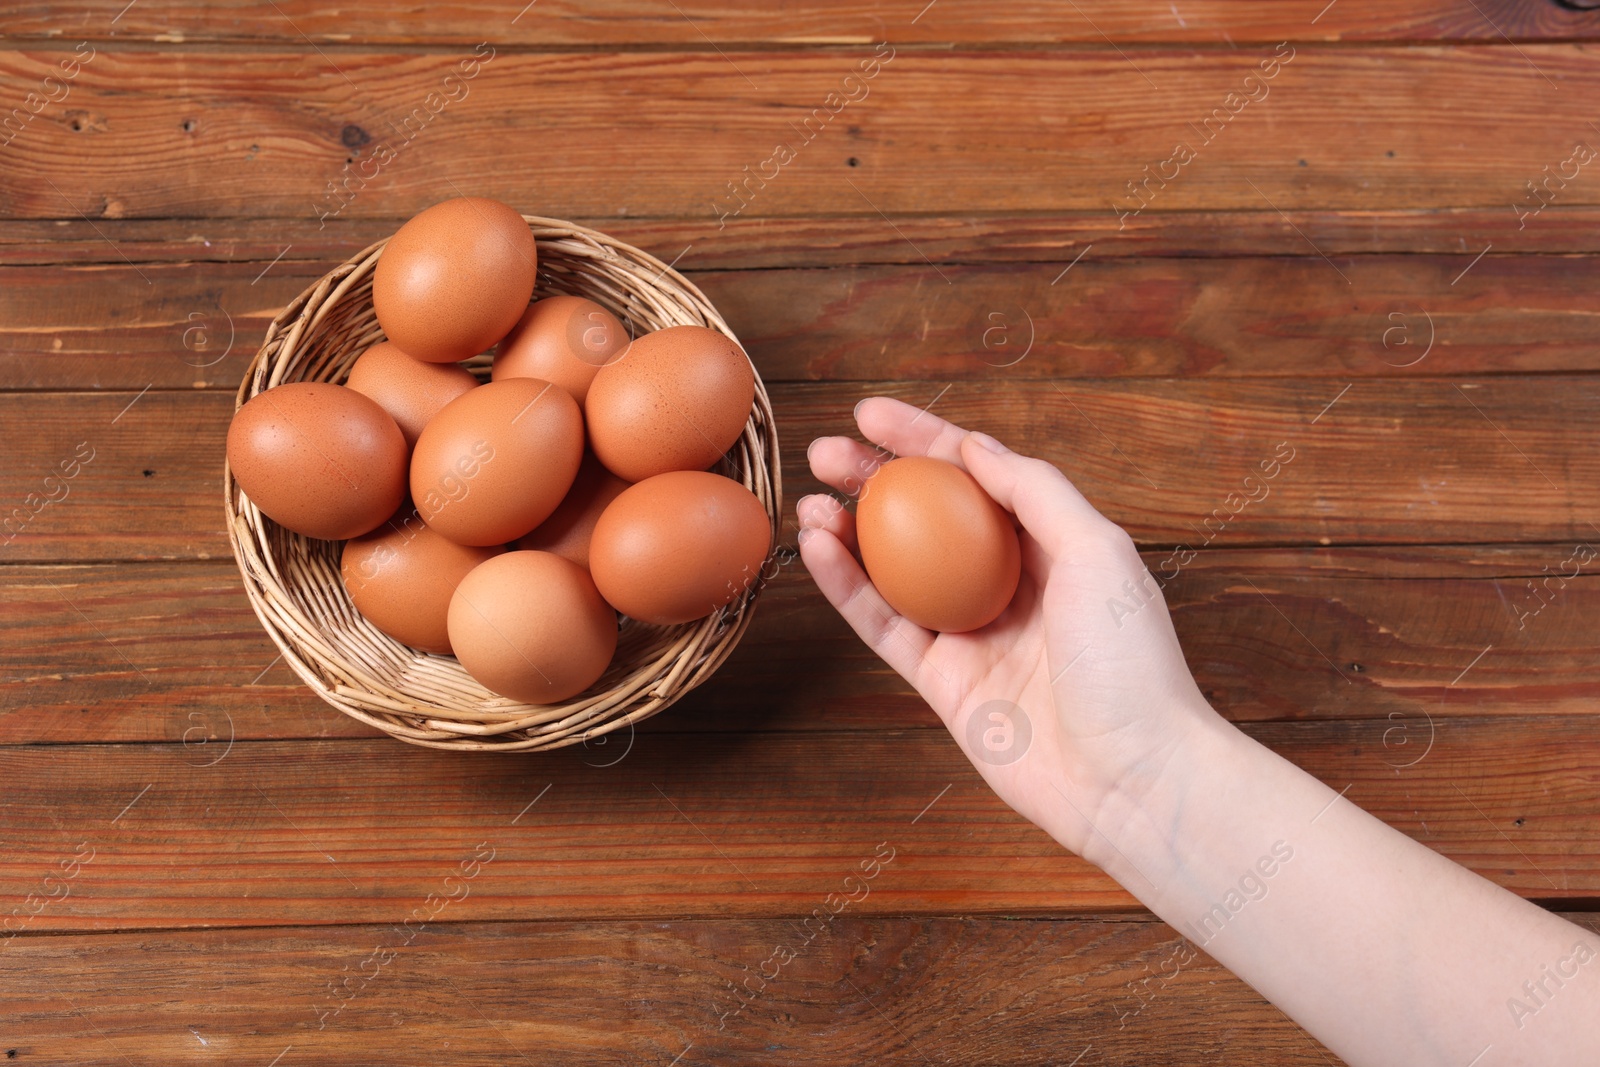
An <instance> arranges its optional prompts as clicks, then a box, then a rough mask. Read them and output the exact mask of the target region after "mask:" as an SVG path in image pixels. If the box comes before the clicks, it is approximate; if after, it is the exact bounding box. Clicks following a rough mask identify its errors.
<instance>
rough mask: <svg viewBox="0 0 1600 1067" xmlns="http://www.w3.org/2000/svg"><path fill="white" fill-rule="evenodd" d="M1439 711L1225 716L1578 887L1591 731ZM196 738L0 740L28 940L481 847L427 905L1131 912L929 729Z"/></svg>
mask: <svg viewBox="0 0 1600 1067" xmlns="http://www.w3.org/2000/svg"><path fill="white" fill-rule="evenodd" d="M751 710H752V712H753V713H755V714H759V709H751ZM1415 725H1416V726H1418V727H1419V728H1420V727H1422V726H1423V724H1422V723H1416V724H1415ZM1437 725H1438V727H1439V736H1438V738H1437V740H1436V742H1435V743H1434V744H1433V746H1432V748H1431V749H1430V750H1429V751H1428V752H1427V754H1426V755H1425V756H1424V757H1423V758H1421V759H1420V760H1415V759H1414V758H1413V757H1412V756H1411V755H1410V754H1409V753H1406V758H1405V759H1399V758H1397V756H1396V753H1395V752H1394V751H1393V750H1392V749H1386V748H1385V747H1384V745H1383V742H1382V733H1383V731H1384V729H1388V728H1390V727H1387V726H1382V725H1381V724H1376V723H1343V722H1332V723H1280V724H1252V725H1250V726H1248V727H1247V731H1248V732H1249V733H1251V734H1252V735H1254V736H1255V737H1257V738H1258V739H1260V740H1262V741H1263V742H1264V743H1266V744H1267V745H1268V746H1269V747H1271V748H1273V749H1274V750H1276V751H1278V752H1279V753H1281V754H1282V755H1283V756H1285V757H1286V758H1287V759H1289V760H1291V761H1293V762H1295V763H1297V764H1298V765H1300V766H1302V767H1304V768H1305V769H1306V770H1307V771H1308V772H1310V773H1311V774H1313V775H1316V776H1317V777H1318V778H1320V779H1321V780H1323V781H1324V782H1326V783H1327V784H1329V785H1330V786H1331V787H1333V788H1334V789H1346V787H1348V790H1347V792H1346V793H1345V796H1346V797H1347V798H1348V799H1349V800H1350V801H1351V802H1352V803H1355V804H1357V805H1359V806H1361V807H1363V808H1365V809H1366V810H1368V811H1370V812H1372V813H1373V814H1374V815H1376V816H1377V817H1379V818H1381V819H1383V820H1385V821H1386V822H1388V823H1390V824H1391V825H1393V826H1394V827H1396V828H1397V829H1399V830H1401V831H1402V832H1404V833H1407V834H1409V835H1411V836H1412V837H1415V838H1416V839H1418V840H1420V841H1422V842H1423V843H1425V844H1427V845H1428V846H1429V847H1431V848H1434V849H1436V850H1438V851H1439V852H1441V853H1442V854H1444V855H1446V856H1448V857H1450V858H1451V859H1453V860H1455V861H1457V862H1459V863H1461V864H1463V865H1465V866H1467V867H1469V868H1471V869H1472V870H1474V871H1477V872H1478V873H1480V874H1482V875H1483V876H1484V877H1486V878H1488V879H1490V880H1491V881H1494V882H1496V883H1498V884H1500V885H1503V886H1505V887H1507V888H1509V889H1511V890H1513V891H1515V892H1518V893H1520V894H1522V895H1524V896H1528V897H1530V898H1533V899H1536V900H1540V901H1542V902H1547V903H1551V904H1552V905H1555V906H1561V907H1576V908H1581V909H1585V910H1587V909H1589V908H1592V907H1593V906H1594V905H1595V903H1596V902H1597V901H1600V862H1597V859H1596V857H1597V856H1600V848H1597V847H1596V846H1597V845H1600V799H1597V798H1600V740H1597V739H1596V738H1595V736H1594V731H1593V730H1592V729H1591V728H1590V727H1589V725H1588V724H1587V723H1586V722H1583V721H1581V720H1576V719H1571V718H1547V719H1543V720H1539V719H1532V718H1504V719H1455V720H1445V721H1441V722H1439V723H1437ZM207 755H208V754H207V753H203V752H202V753H196V752H195V751H193V749H192V747H185V746H182V745H131V746H125V745H108V746H96V745H55V746H31V747H13V748H6V749H3V750H0V767H3V769H4V772H5V775H6V780H7V782H8V784H9V789H8V795H7V797H6V799H5V809H4V815H5V818H4V835H5V847H4V849H3V851H0V899H10V900H13V901H15V902H16V906H19V907H22V906H24V901H25V900H26V897H27V894H29V893H35V892H36V891H39V886H40V884H41V880H42V879H43V878H44V876H45V875H48V874H51V873H52V872H53V871H55V870H56V869H57V867H58V860H59V859H60V858H61V857H70V856H72V855H73V854H75V853H77V854H82V855H87V854H88V852H90V851H92V852H93V854H94V858H93V860H92V863H89V864H86V865H85V866H84V868H83V870H82V872H81V873H80V875H79V876H78V877H77V879H76V880H75V882H74V883H73V887H72V890H71V893H70V896H66V897H62V896H61V892H60V891H59V890H55V889H54V887H53V885H47V886H46V887H45V890H44V892H55V893H56V896H57V898H58V899H56V900H53V901H52V902H51V903H49V904H48V905H46V906H43V907H38V906H37V905H36V904H32V903H29V904H27V905H26V907H27V908H29V909H32V908H34V907H38V910H37V913H36V914H33V915H32V916H31V918H30V920H29V922H28V924H27V927H26V929H27V930H29V931H30V932H38V933H44V932H49V931H67V930H74V931H90V930H115V929H132V928H151V927H188V926H204V925H215V926H249V925H305V924H313V925H314V924H324V923H388V922H400V921H402V920H403V919H404V917H405V916H406V915H407V914H409V912H410V911H411V909H412V908H413V907H415V906H416V904H417V902H418V901H421V900H423V899H424V898H425V897H426V896H427V894H429V893H435V892H454V891H455V890H454V888H453V886H450V885H446V886H445V888H444V890H440V889H439V887H440V885H441V884H442V879H444V878H445V877H446V876H448V875H451V874H452V872H453V871H455V870H456V869H457V866H458V864H459V862H460V861H461V860H462V859H464V858H466V857H468V856H469V855H470V854H471V853H472V851H473V850H474V848H476V847H477V846H478V845H479V843H483V842H487V843H488V845H489V846H490V847H492V848H493V849H494V850H495V858H494V861H493V864H492V867H490V868H489V869H487V870H485V871H484V872H483V873H482V874H481V875H479V876H478V877H477V880H476V881H475V882H474V889H473V893H472V895H471V896H470V898H468V899H465V900H460V901H459V904H458V905H452V915H451V921H453V922H458V921H487V920H495V921H509V920H529V919H575V918H590V919H627V918H633V919H667V918H683V917H735V916H742V917H752V916H775V915H792V914H803V913H806V912H807V911H809V909H810V908H812V907H813V906H815V905H816V904H817V902H818V899H819V898H820V896H821V895H822V894H823V893H826V892H829V891H831V889H832V887H833V886H834V885H835V884H837V880H838V879H842V878H843V877H844V876H845V875H847V874H850V873H852V872H853V871H855V870H856V868H857V865H858V863H859V862H860V861H861V860H863V859H865V858H869V857H871V856H872V855H873V854H874V850H875V849H876V848H877V847H878V846H879V845H880V843H883V842H887V843H888V844H889V846H891V847H892V848H894V849H895V850H896V859H895V861H894V868H895V874H896V878H895V879H894V880H893V881H890V880H888V879H885V880H884V882H883V883H882V884H881V886H879V887H878V888H876V889H875V890H874V891H873V892H872V894H871V895H870V897H869V898H867V899H866V900H863V901H861V902H860V905H859V907H860V913H861V914H863V915H865V914H873V915H904V914H910V913H919V912H933V913H941V912H942V913H950V912H959V913H960V914H967V915H975V914H1000V915H1014V914H1056V915H1060V914H1064V913H1071V914H1089V913H1094V912H1098V911H1106V910H1120V911H1126V910H1129V909H1133V908H1137V904H1136V902H1135V901H1134V900H1133V898H1132V897H1131V896H1129V895H1128V894H1127V893H1126V892H1124V891H1123V890H1122V889H1121V888H1120V887H1118V886H1117V885H1116V883H1114V882H1112V881H1111V880H1110V879H1109V878H1107V877H1106V876H1105V875H1104V874H1103V873H1101V872H1100V871H1099V870H1098V869H1096V868H1093V867H1091V866H1089V865H1088V864H1086V863H1084V862H1083V861H1082V860H1079V859H1078V858H1077V857H1075V856H1072V855H1071V854H1069V853H1067V852H1065V851H1064V850H1062V849H1061V848H1060V847H1059V846H1058V845H1056V844H1055V842H1053V841H1052V840H1050V839H1049V838H1048V837H1046V836H1045V835H1044V834H1043V833H1042V832H1041V831H1039V830H1038V829H1036V828H1035V827H1033V826H1032V825H1031V824H1028V823H1027V822H1025V821H1023V820H1022V819H1021V817H1019V816H1017V815H1015V814H1014V813H1013V812H1011V811H1010V809H1009V808H1006V807H1005V805H1004V804H1003V803H1002V802H1001V801H1000V800H999V799H998V798H997V797H996V796H995V795H994V794H993V793H992V792H991V791H990V790H989V788H988V787H987V786H986V785H985V784H984V783H983V781H982V779H981V778H979V777H978V775H977V773H976V772H975V771H974V770H972V768H971V765H970V764H968V763H967V761H966V759H965V757H963V756H962V755H961V754H960V752H959V750H958V749H957V748H956V746H955V744H954V743H953V742H952V741H951V740H950V739H949V738H948V737H946V736H943V735H941V734H938V733H936V732H935V731H932V730H910V731H903V732H900V731H891V730H881V731H875V732H872V733H866V734H863V733H861V732H851V733H808V734H771V735H757V734H751V733H746V734H742V735H726V734H716V735H713V734H667V733H660V734H644V733H640V734H639V735H638V737H637V738H636V739H635V742H634V744H633V746H632V748H631V749H630V750H629V751H628V752H627V754H626V755H625V756H624V757H623V758H621V759H620V760H615V759H613V758H612V757H611V756H610V755H609V754H608V755H607V756H606V757H604V758H603V759H597V758H596V753H594V752H584V751H582V750H572V749H567V750H561V751H559V752H557V753H551V754H547V755H545V756H541V757H539V758H535V759H530V758H525V757H512V758H502V757H498V756H492V755H490V756H485V755H476V754H474V755H470V756H469V755H464V754H454V753H438V752H433V751H428V750H422V749H416V748H412V747H410V746H406V745H402V744H400V743H398V742H395V741H392V740H389V739H383V740H376V741H364V740H342V741H293V742H271V741H255V742H241V743H238V744H235V745H234V746H233V749H232V751H231V752H229V753H228V754H227V756H226V757H225V758H223V759H222V760H220V761H214V760H207V759H201V758H200V757H202V756H207ZM607 761H610V765H609V766H605V765H602V764H604V763H606V762H607ZM208 763H209V765H207V764H208ZM1407 763H1409V766H1406V765H1404V764H1407ZM947 786H948V787H949V789H948V791H946V787H947ZM547 790H548V791H547ZM930 805H931V807H930ZM924 809H927V810H926V811H924ZM1307 814H1308V822H1309V818H1310V816H1311V815H1312V814H1314V813H1309V812H1308V813H1307ZM1308 832H1313V833H1314V832H1315V831H1314V828H1312V829H1310V830H1308ZM855 891H856V890H851V892H855ZM8 910H9V907H8ZM24 913H26V912H24ZM17 928H18V927H17V926H16V925H15V923H14V924H13V927H12V929H17Z"/></svg>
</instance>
